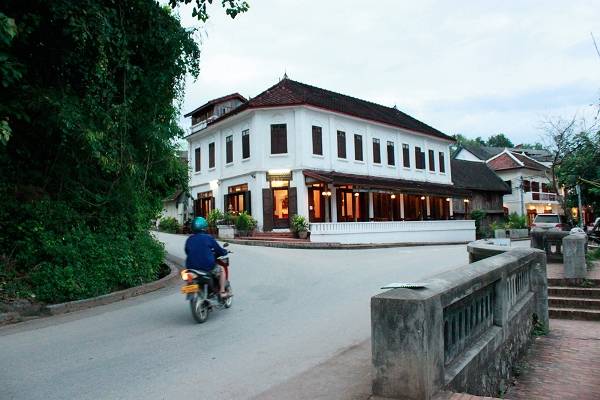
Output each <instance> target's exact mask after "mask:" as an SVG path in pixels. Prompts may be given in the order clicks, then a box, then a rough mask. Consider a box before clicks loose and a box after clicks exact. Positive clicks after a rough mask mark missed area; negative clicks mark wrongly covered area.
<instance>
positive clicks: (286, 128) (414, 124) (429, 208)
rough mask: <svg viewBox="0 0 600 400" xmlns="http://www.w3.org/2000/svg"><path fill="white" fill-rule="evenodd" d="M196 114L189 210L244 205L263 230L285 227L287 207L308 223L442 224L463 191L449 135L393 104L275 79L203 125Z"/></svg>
mask: <svg viewBox="0 0 600 400" xmlns="http://www.w3.org/2000/svg"><path fill="white" fill-rule="evenodd" d="M209 103H212V105H213V106H216V107H217V108H218V107H219V104H218V102H217V103H215V102H214V101H213V102H209ZM207 104H208V103H207ZM203 112H205V110H203V109H202V107H200V108H199V109H197V110H195V111H194V112H192V113H190V114H188V116H191V117H192V120H193V121H194V122H195V123H193V124H192V128H191V134H190V135H189V136H188V137H187V140H188V143H189V154H190V160H189V163H190V166H191V167H192V168H191V169H192V170H191V175H190V190H191V195H192V197H193V199H194V210H195V212H196V214H197V215H206V214H207V213H208V212H209V211H210V210H211V209H213V208H218V209H220V210H223V211H229V212H233V213H238V212H242V211H247V212H249V213H251V214H252V215H253V216H254V218H256V219H257V221H258V225H259V229H261V230H265V231H269V230H273V229H287V228H289V224H290V217H292V216H293V215H295V214H299V215H302V216H305V217H307V218H308V219H309V220H310V222H311V223H313V224H319V223H321V224H337V223H342V222H346V223H367V222H394V221H433V220H438V221H449V220H452V219H453V202H452V198H454V197H460V198H467V197H468V196H470V192H469V191H468V190H463V189H460V188H456V187H455V186H454V185H453V183H452V171H451V163H450V148H449V145H450V144H451V143H452V139H451V138H450V137H448V136H447V135H445V134H443V133H442V132H440V131H438V130H436V129H434V128H432V127H430V126H428V125H426V124H424V123H422V122H420V121H418V120H416V119H414V118H412V117H410V116H408V115H406V114H404V113H402V112H400V111H399V110H397V109H396V108H390V107H384V106H381V105H377V104H374V103H370V102H367V101H364V100H359V99H356V98H353V97H350V96H345V95H341V94H339V93H334V92H331V91H327V90H324V89H320V88H316V87H313V86H309V85H306V84H303V83H300V82H296V81H292V80H290V79H287V78H284V79H283V80H281V81H280V82H279V83H278V84H276V85H275V86H273V87H271V88H269V89H267V90H266V91H264V92H263V93H261V94H259V95H258V96H256V97H254V98H252V99H251V100H249V101H247V102H242V103H241V104H240V105H239V106H238V107H237V108H235V109H233V110H232V111H231V112H229V113H227V114H224V115H221V116H218V117H216V118H212V119H211V120H210V121H208V122H205V121H203V120H200V119H198V118H196V117H195V115H196V114H201V113H203ZM194 118H196V119H194ZM314 227H315V229H316V228H317V226H316V225H314ZM321 227H322V226H321Z"/></svg>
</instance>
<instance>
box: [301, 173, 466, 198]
mask: <svg viewBox="0 0 600 400" xmlns="http://www.w3.org/2000/svg"><path fill="white" fill-rule="evenodd" d="M302 172H303V173H304V177H305V179H306V181H307V183H317V182H322V183H330V184H333V185H335V186H340V185H352V186H354V187H356V188H357V189H363V190H365V189H366V190H386V191H387V190H389V191H395V192H402V193H407V194H421V195H440V196H450V197H452V196H468V195H471V192H470V191H468V190H465V189H459V188H456V187H455V186H454V185H444V184H440V183H431V182H420V181H411V180H407V179H396V178H383V177H376V176H368V175H355V174H346V173H342V172H335V171H331V172H328V171H313V170H304V171H302Z"/></svg>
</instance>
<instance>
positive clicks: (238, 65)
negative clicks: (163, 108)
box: [180, 0, 600, 142]
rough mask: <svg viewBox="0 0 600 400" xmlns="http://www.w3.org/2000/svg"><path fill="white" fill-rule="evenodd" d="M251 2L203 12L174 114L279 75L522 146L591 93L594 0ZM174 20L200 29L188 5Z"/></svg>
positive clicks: (596, 82)
mask: <svg viewBox="0 0 600 400" xmlns="http://www.w3.org/2000/svg"><path fill="white" fill-rule="evenodd" d="M249 2H250V6H251V8H250V11H249V12H248V13H246V14H243V15H240V16H238V17H237V18H236V19H235V20H231V19H230V18H229V17H227V16H225V15H224V13H223V12H222V11H221V9H220V7H219V6H218V3H219V2H215V5H214V6H212V7H210V11H211V18H210V20H209V22H208V23H207V24H206V25H205V26H203V27H202V29H203V30H204V31H205V33H206V34H205V35H204V37H203V43H202V59H201V73H200V76H199V79H198V80H197V81H196V82H195V83H193V84H190V85H188V87H187V90H186V99H185V106H184V107H185V110H184V111H189V110H191V109H193V108H194V107H197V106H198V105H200V104H201V103H203V102H205V101H207V100H209V99H211V98H215V97H218V96H222V95H224V94H227V93H231V92H236V91H238V92H240V93H241V94H243V95H246V96H248V95H250V96H255V95H257V94H258V93H260V92H261V91H262V90H264V89H266V88H267V87H269V86H271V85H272V84H274V83H275V82H277V80H278V79H279V78H280V77H281V76H282V75H283V72H284V71H287V73H288V75H289V76H290V77H291V78H292V79H296V80H299V81H302V82H306V83H309V84H312V85H315V86H320V87H324V88H327V89H330V90H335V91H339V92H342V93H345V94H349V95H352V96H355V97H360V98H364V99H367V100H371V101H376V102H380V103H382V104H385V105H390V106H391V105H393V104H397V105H398V107H399V108H400V109H402V110H403V111H405V112H407V113H409V114H411V115H413V116H415V117H416V118H419V119H421V120H423V121H424V122H426V123H428V124H430V125H432V126H435V127H436V128H438V129H440V130H442V131H444V132H446V133H449V134H452V133H457V132H461V133H463V134H466V135H468V136H477V135H483V136H488V135H490V134H495V133H497V132H504V133H506V134H507V135H508V136H509V137H511V138H512V139H513V140H514V141H517V142H520V141H534V140H536V139H537V137H538V136H539V130H538V127H539V124H540V120H541V119H542V118H544V116H548V115H560V114H562V115H564V114H565V113H567V114H570V113H573V112H576V111H578V112H582V111H581V110H582V109H585V108H586V107H587V106H588V105H589V104H590V103H592V102H593V101H594V100H597V98H598V89H600V59H599V58H598V56H597V55H596V54H595V50H594V48H593V44H592V41H591V37H590V32H592V31H595V32H597V34H596V37H600V24H599V23H598V21H600V7H598V4H597V2H593V1H578V0H575V1H569V2H565V1H528V2H522V1H509V2H501V3H490V2H481V1H463V2H459V3H457V2H443V1H439V2H434V1H419V2H401V1H377V2H364V1H358V0H352V1H350V0H346V1H323V0H320V1H319V0H312V1H310V0H304V1H281V0H249ZM180 14H181V16H182V20H183V22H184V24H187V25H190V26H191V25H196V26H198V23H197V22H195V21H194V19H193V18H192V17H191V10H189V9H186V8H182V9H181V11H180ZM186 123H188V124H189V122H188V121H186Z"/></svg>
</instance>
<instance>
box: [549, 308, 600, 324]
mask: <svg viewBox="0 0 600 400" xmlns="http://www.w3.org/2000/svg"><path fill="white" fill-rule="evenodd" d="M548 314H549V315H550V318H557V319H578V320H586V321H600V310H586V309H582V308H553V307H550V308H548Z"/></svg>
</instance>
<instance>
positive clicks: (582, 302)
mask: <svg viewBox="0 0 600 400" xmlns="http://www.w3.org/2000/svg"><path fill="white" fill-rule="evenodd" d="M548 306H549V307H551V308H571V309H573V308H581V309H586V310H600V299H588V298H585V297H554V296H551V297H549V298H548Z"/></svg>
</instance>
